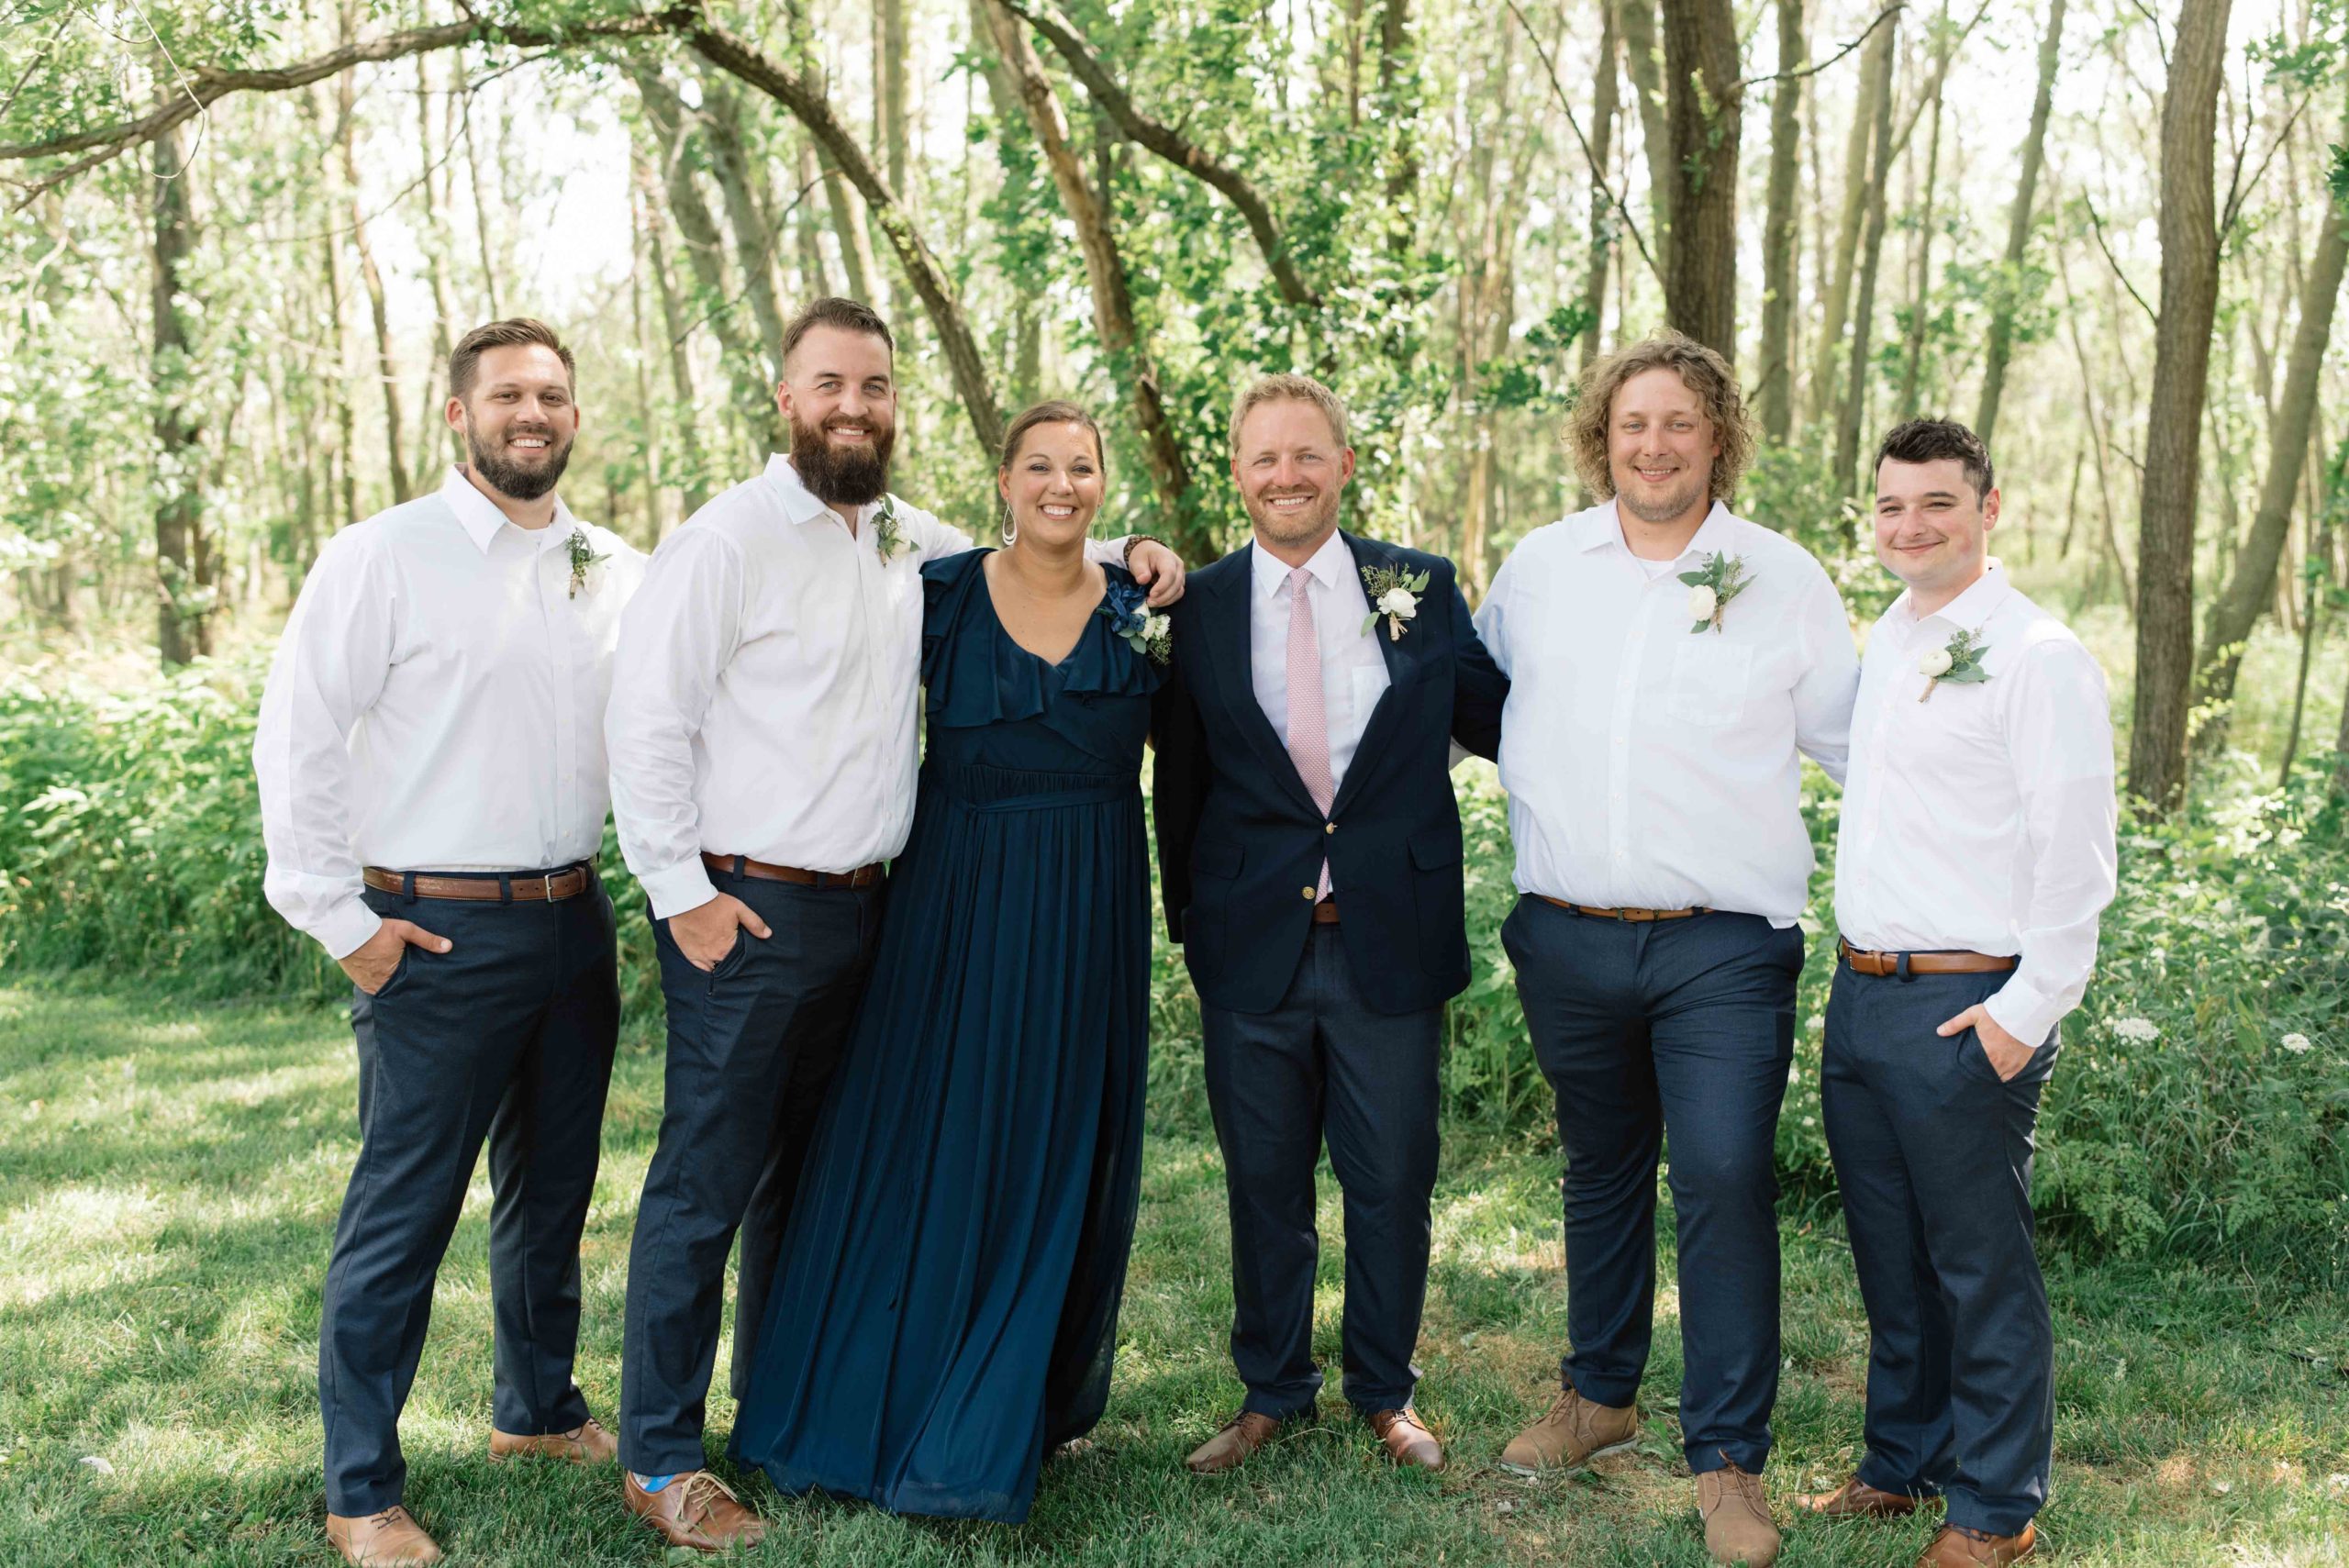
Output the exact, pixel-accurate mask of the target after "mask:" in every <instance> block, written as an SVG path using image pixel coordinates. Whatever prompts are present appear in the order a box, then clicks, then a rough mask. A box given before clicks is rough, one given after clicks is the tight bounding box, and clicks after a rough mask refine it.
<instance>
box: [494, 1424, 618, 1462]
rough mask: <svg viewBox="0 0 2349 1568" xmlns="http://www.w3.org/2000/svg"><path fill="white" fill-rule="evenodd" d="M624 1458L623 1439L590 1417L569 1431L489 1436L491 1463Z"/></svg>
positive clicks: (495, 1432)
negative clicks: (621, 1455) (621, 1441)
mask: <svg viewBox="0 0 2349 1568" xmlns="http://www.w3.org/2000/svg"><path fill="white" fill-rule="evenodd" d="M619 1456H620V1440H619V1439H618V1438H616V1437H614V1436H612V1434H611V1433H609V1432H607V1431H606V1430H605V1429H604V1428H603V1425H602V1423H600V1422H598V1421H597V1420H596V1418H595V1417H593V1416H590V1417H588V1418H587V1419H586V1420H585V1421H584V1422H583V1423H582V1424H580V1425H579V1426H576V1427H573V1429H571V1430H569V1431H567V1432H540V1433H539V1434H537V1435H536V1436H531V1437H526V1436H523V1435H521V1434H519V1433H517V1432H501V1431H499V1430H497V1429H495V1428H492V1429H490V1434H489V1462H491V1463H492V1464H495V1463H497V1462H499V1461H501V1460H507V1459H517V1458H523V1459H567V1460H569V1461H571V1462H572V1463H573V1464H609V1463H611V1462H612V1461H614V1460H616V1459H618V1458H619Z"/></svg>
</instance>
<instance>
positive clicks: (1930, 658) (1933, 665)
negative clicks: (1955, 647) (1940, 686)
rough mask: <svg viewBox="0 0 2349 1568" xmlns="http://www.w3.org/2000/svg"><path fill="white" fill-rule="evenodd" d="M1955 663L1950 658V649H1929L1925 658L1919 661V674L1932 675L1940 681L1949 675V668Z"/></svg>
mask: <svg viewBox="0 0 2349 1568" xmlns="http://www.w3.org/2000/svg"><path fill="white" fill-rule="evenodd" d="M1954 662H1955V661H1954V660H1953V659H1951V658H1950V656H1949V650H1948V649H1946V648H1934V649H1929V650H1927V651H1926V653H1925V656H1924V657H1923V658H1922V659H1920V660H1918V661H1917V673H1919V674H1920V675H1930V676H1932V677H1933V678H1934V679H1936V680H1938V679H1940V678H1941V677H1942V676H1943V675H1946V674H1948V673H1949V667H1950V665H1951V664H1953V663H1954Z"/></svg>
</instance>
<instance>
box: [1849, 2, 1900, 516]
mask: <svg viewBox="0 0 2349 1568" xmlns="http://www.w3.org/2000/svg"><path fill="white" fill-rule="evenodd" d="M1898 26H1899V23H1898V20H1897V19H1896V20H1894V21H1890V22H1887V23H1886V24H1885V25H1884V29H1883V30H1884V31H1885V32H1887V33H1889V32H1891V31H1892V30H1893V29H1894V28H1898ZM1874 85H1875V87H1876V102H1875V103H1874V104H1872V105H1870V106H1869V109H1870V112H1871V114H1872V116H1873V117H1874V119H1875V122H1876V124H1875V128H1874V130H1873V131H1872V132H1871V133H1870V136H1869V141H1870V143H1871V144H1872V145H1873V147H1874V149H1875V157H1874V160H1873V161H1872V164H1871V169H1870V174H1869V179H1868V203H1867V209H1868V210H1867V238H1866V239H1865V242H1864V243H1863V244H1862V246H1861V254H1860V294H1859V298H1858V299H1857V300H1856V301H1855V302H1854V304H1853V306H1852V349H1851V359H1850V361H1849V363H1848V364H1847V366H1846V368H1845V370H1844V373H1843V401H1842V406H1841V407H1840V408H1839V409H1838V411H1837V417H1836V421H1835V482H1836V484H1837V485H1838V486H1840V487H1841V488H1842V493H1843V494H1844V495H1858V494H1861V493H1862V492H1861V491H1860V490H1859V489H1858V488H1856V486H1857V485H1858V484H1859V466H1860V425H1861V423H1862V421H1864V420H1865V418H1866V417H1867V402H1868V336H1869V328H1870V327H1871V325H1872V324H1873V321H1874V319H1875V316H1876V266H1877V263H1878V262H1880V261H1882V260H1883V257H1884V217H1885V207H1886V205H1887V202H1888V201H1889V200H1890V195H1889V192H1888V190H1887V186H1888V184H1889V183H1890V180H1891V175H1892V62H1891V61H1889V60H1887V61H1886V62H1885V68H1884V70H1883V71H1882V72H1880V73H1878V75H1877V76H1876V81H1875V83H1874Z"/></svg>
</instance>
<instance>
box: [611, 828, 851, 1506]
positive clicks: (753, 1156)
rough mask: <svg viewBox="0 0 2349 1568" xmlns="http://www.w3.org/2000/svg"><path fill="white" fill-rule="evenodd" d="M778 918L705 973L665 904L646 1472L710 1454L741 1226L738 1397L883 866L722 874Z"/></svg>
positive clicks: (635, 1466) (646, 1333)
mask: <svg viewBox="0 0 2349 1568" xmlns="http://www.w3.org/2000/svg"><path fill="white" fill-rule="evenodd" d="M710 880H711V881H712V882H714V883H715V884H717V887H718V891H719V892H720V893H729V894H731V895H734V896H735V897H737V898H739V899H740V900H741V901H742V902H743V903H745V904H748V905H749V906H751V908H752V909H755V910H756V911H758V915H759V917H760V918H761V919H763V920H764V921H765V922H766V924H767V929H769V930H770V931H771V932H772V933H773V934H772V935H771V936H768V937H766V938H763V939H762V938H758V937H753V936H751V934H750V932H748V931H747V930H746V931H742V932H740V934H739V935H738V937H737V939H736V940H735V945H734V948H733V951H730V952H729V953H728V954H727V955H726V956H725V957H724V958H722V959H720V960H718V967H717V968H716V969H714V970H711V971H709V972H707V973H704V972H703V971H701V970H699V969H696V968H695V967H694V965H693V963H692V962H691V961H690V960H688V959H687V958H686V957H685V954H684V953H683V952H681V951H678V949H677V944H676V942H675V941H674V940H673V939H672V938H671V937H670V935H669V926H668V922H667V921H665V920H655V921H653V922H652V929H653V940H654V941H655V942H656V943H657V944H658V946H659V949H660V954H661V992H662V997H663V998H664V999H665V1001H666V1003H667V1005H668V1013H669V1054H668V1062H667V1070H666V1074H665V1081H664V1084H663V1101H662V1112H661V1138H660V1142H659V1144H658V1145H657V1146H656V1147H655V1148H654V1150H653V1152H652V1164H651V1169H649V1170H648V1171H647V1172H646V1173H645V1176H644V1196H643V1200H642V1202H641V1203H640V1205H639V1206H638V1208H637V1216H636V1238H635V1241H634V1243H633V1244H632V1245H631V1247H630V1248H629V1266H628V1331H627V1340H626V1343H625V1346H624V1347H623V1349H622V1351H621V1361H620V1431H619V1440H620V1462H621V1463H622V1464H624V1465H626V1466H627V1467H628V1468H629V1469H630V1470H633V1471H635V1472H636V1473H638V1474H640V1475H670V1474H680V1473H684V1472H686V1471H689V1470H699V1469H701V1468H702V1467H703V1466H704V1465H705V1464H706V1463H707V1459H706V1457H705V1454H704V1451H703V1448H702V1419H703V1413H704V1407H705V1404H706V1401H707V1397H708V1394H709V1380H710V1375H711V1372H712V1370H713V1369H714V1368H715V1366H716V1365H717V1361H718V1331H719V1327H720V1322H721V1319H722V1318H723V1316H724V1307H725V1295H726V1255H727V1253H728V1252H729V1251H731V1250H732V1249H733V1246H734V1237H735V1232H736V1230H737V1229H740V1232H741V1238H742V1256H741V1262H740V1268H739V1271H738V1277H737V1282H736V1286H735V1302H734V1362H733V1367H734V1371H733V1377H732V1383H731V1386H732V1388H733V1390H734V1393H735V1396H736V1397H738V1398H739V1397H740V1395H741V1392H742V1389H743V1387H744V1385H745V1383H746V1381H747V1380H748V1378H749V1376H750V1373H751V1365H752V1362H753V1357H754V1352H755V1349H756V1346H755V1340H756V1339H757V1336H758V1331H759V1326H760V1325H761V1324H762V1323H763V1322H764V1321H765V1320H766V1298H767V1292H768V1291H769V1290H770V1289H771V1288H772V1287H773V1285H774V1278H775V1263H776V1261H777V1259H778V1258H779V1257H780V1255H781V1252H782V1247H783V1235H784V1228H785V1224H786V1223H787V1222H788V1221H789V1219H790V1218H791V1205H792V1201H793V1199H794V1198H795V1197H796V1195H797V1193H798V1189H799V1172H800V1167H801V1165H802V1164H803V1163H804V1162H805V1161H806V1159H807V1141H808V1136H809V1134H810V1133H811V1132H812V1131H813V1130H814V1128H815V1125H816V1115H817V1112H818V1110H820V1109H821V1108H822V1106H823V1101H824V1091H825V1090H826V1088H827V1087H828V1086H829V1084H830V1083H831V1078H832V1073H833V1070H834V1069H835V1068H837V1067H838V1066H839V1065H840V1060H841V1048H842V1046H843V1044H844V1042H845V1041H846V1040H847V1039H848V1032H849V1026H850V1024H851V1023H852V1022H853V1021H854V1020H855V1018H856V1006H857V1003H858V1001H859V1000H860V999H861V998H862V997H863V995H864V983H865V980H866V979H867V977H868V976H869V975H870V974H871V973H872V968H873V954H874V946H875V943H876V940H877V939H878V937H879V935H880V931H881V909H882V903H883V889H882V884H878V883H876V884H873V885H871V886H868V887H861V888H850V887H822V888H818V887H802V886H799V885H797V884H793V883H786V882H763V881H760V880H758V879H756V878H753V877H746V876H736V875H732V874H729V873H713V875H712V876H711V879H710Z"/></svg>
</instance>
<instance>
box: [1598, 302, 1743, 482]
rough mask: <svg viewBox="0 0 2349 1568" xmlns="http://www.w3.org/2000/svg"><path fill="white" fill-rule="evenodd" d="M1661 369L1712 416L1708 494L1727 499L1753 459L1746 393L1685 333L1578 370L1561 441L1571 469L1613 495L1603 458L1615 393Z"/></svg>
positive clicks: (1662, 336) (1664, 335)
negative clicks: (1714, 448)
mask: <svg viewBox="0 0 2349 1568" xmlns="http://www.w3.org/2000/svg"><path fill="white" fill-rule="evenodd" d="M1655 370H1666V371H1670V372H1672V373H1674V374H1675V375H1677V376H1678V377H1679V378H1680V384H1682V385H1683V386H1686V387H1687V389H1688V390H1689V391H1691V392H1693V393H1695V394H1696V395H1697V399H1698V402H1699V403H1701V404H1703V405H1704V409H1705V417H1706V418H1707V419H1709V420H1710V421H1711V423H1712V427H1713V439H1714V440H1716V441H1718V442H1719V443H1720V449H1721V450H1720V456H1719V457H1716V458H1715V459H1713V499H1714V500H1716V501H1726V500H1728V499H1729V498H1730V497H1731V495H1735V494H1736V493H1737V482H1738V481H1739V480H1741V479H1742V478H1744V477H1745V471H1746V470H1747V469H1748V468H1749V467H1751V466H1753V426H1752V425H1751V424H1750V423H1749V422H1748V421H1747V419H1746V414H1745V397H1744V395H1743V394H1742V393H1741V392H1740V391H1739V390H1738V385H1737V373H1736V372H1735V371H1732V370H1731V369H1730V365H1729V361H1727V360H1725V359H1723V358H1721V357H1720V355H1719V354H1717V353H1715V352H1714V351H1713V350H1710V349H1709V348H1707V347H1705V345H1704V344H1702V343H1699V342H1698V341H1697V339H1694V338H1691V337H1688V336H1687V334H1685V333H1680V332H1674V331H1669V330H1667V331H1664V332H1660V333H1658V334H1656V336H1654V337H1653V338H1643V339H1641V340H1640V341H1638V342H1636V343H1632V344H1630V345H1628V346H1627V347H1624V348H1620V349H1618V350H1615V351H1614V352H1613V353H1611V354H1609V355H1606V356H1605V357H1604V358H1601V359H1599V360H1597V361H1593V362H1592V364H1591V366H1590V368H1589V369H1588V370H1586V371H1585V372H1583V374H1582V383H1581V385H1580V387H1579V389H1578V391H1577V394H1576V397H1575V407H1574V412H1573V413H1572V414H1569V415H1568V416H1567V417H1566V446H1567V449H1568V450H1570V451H1571V452H1572V453H1573V454H1574V460H1575V473H1578V474H1580V475H1581V476H1582V482H1583V485H1584V487H1585V488H1586V489H1587V490H1588V491H1589V492H1590V493H1591V494H1592V495H1596V496H1598V497H1599V498H1600V499H1601V500H1605V499H1606V498H1608V497H1609V496H1611V495H1614V494H1615V476H1614V473H1613V472H1612V471H1611V470H1610V469H1609V466H1608V462H1607V430H1608V425H1609V418H1610V416H1611V415H1612V414H1613V412H1614V405H1615V395H1616V394H1617V393H1619V392H1620V391H1622V390H1623V384H1624V383H1625V382H1627V381H1630V380H1631V378H1632V377H1633V376H1635V375H1642V374H1645V373H1647V372H1649V371H1655Z"/></svg>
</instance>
